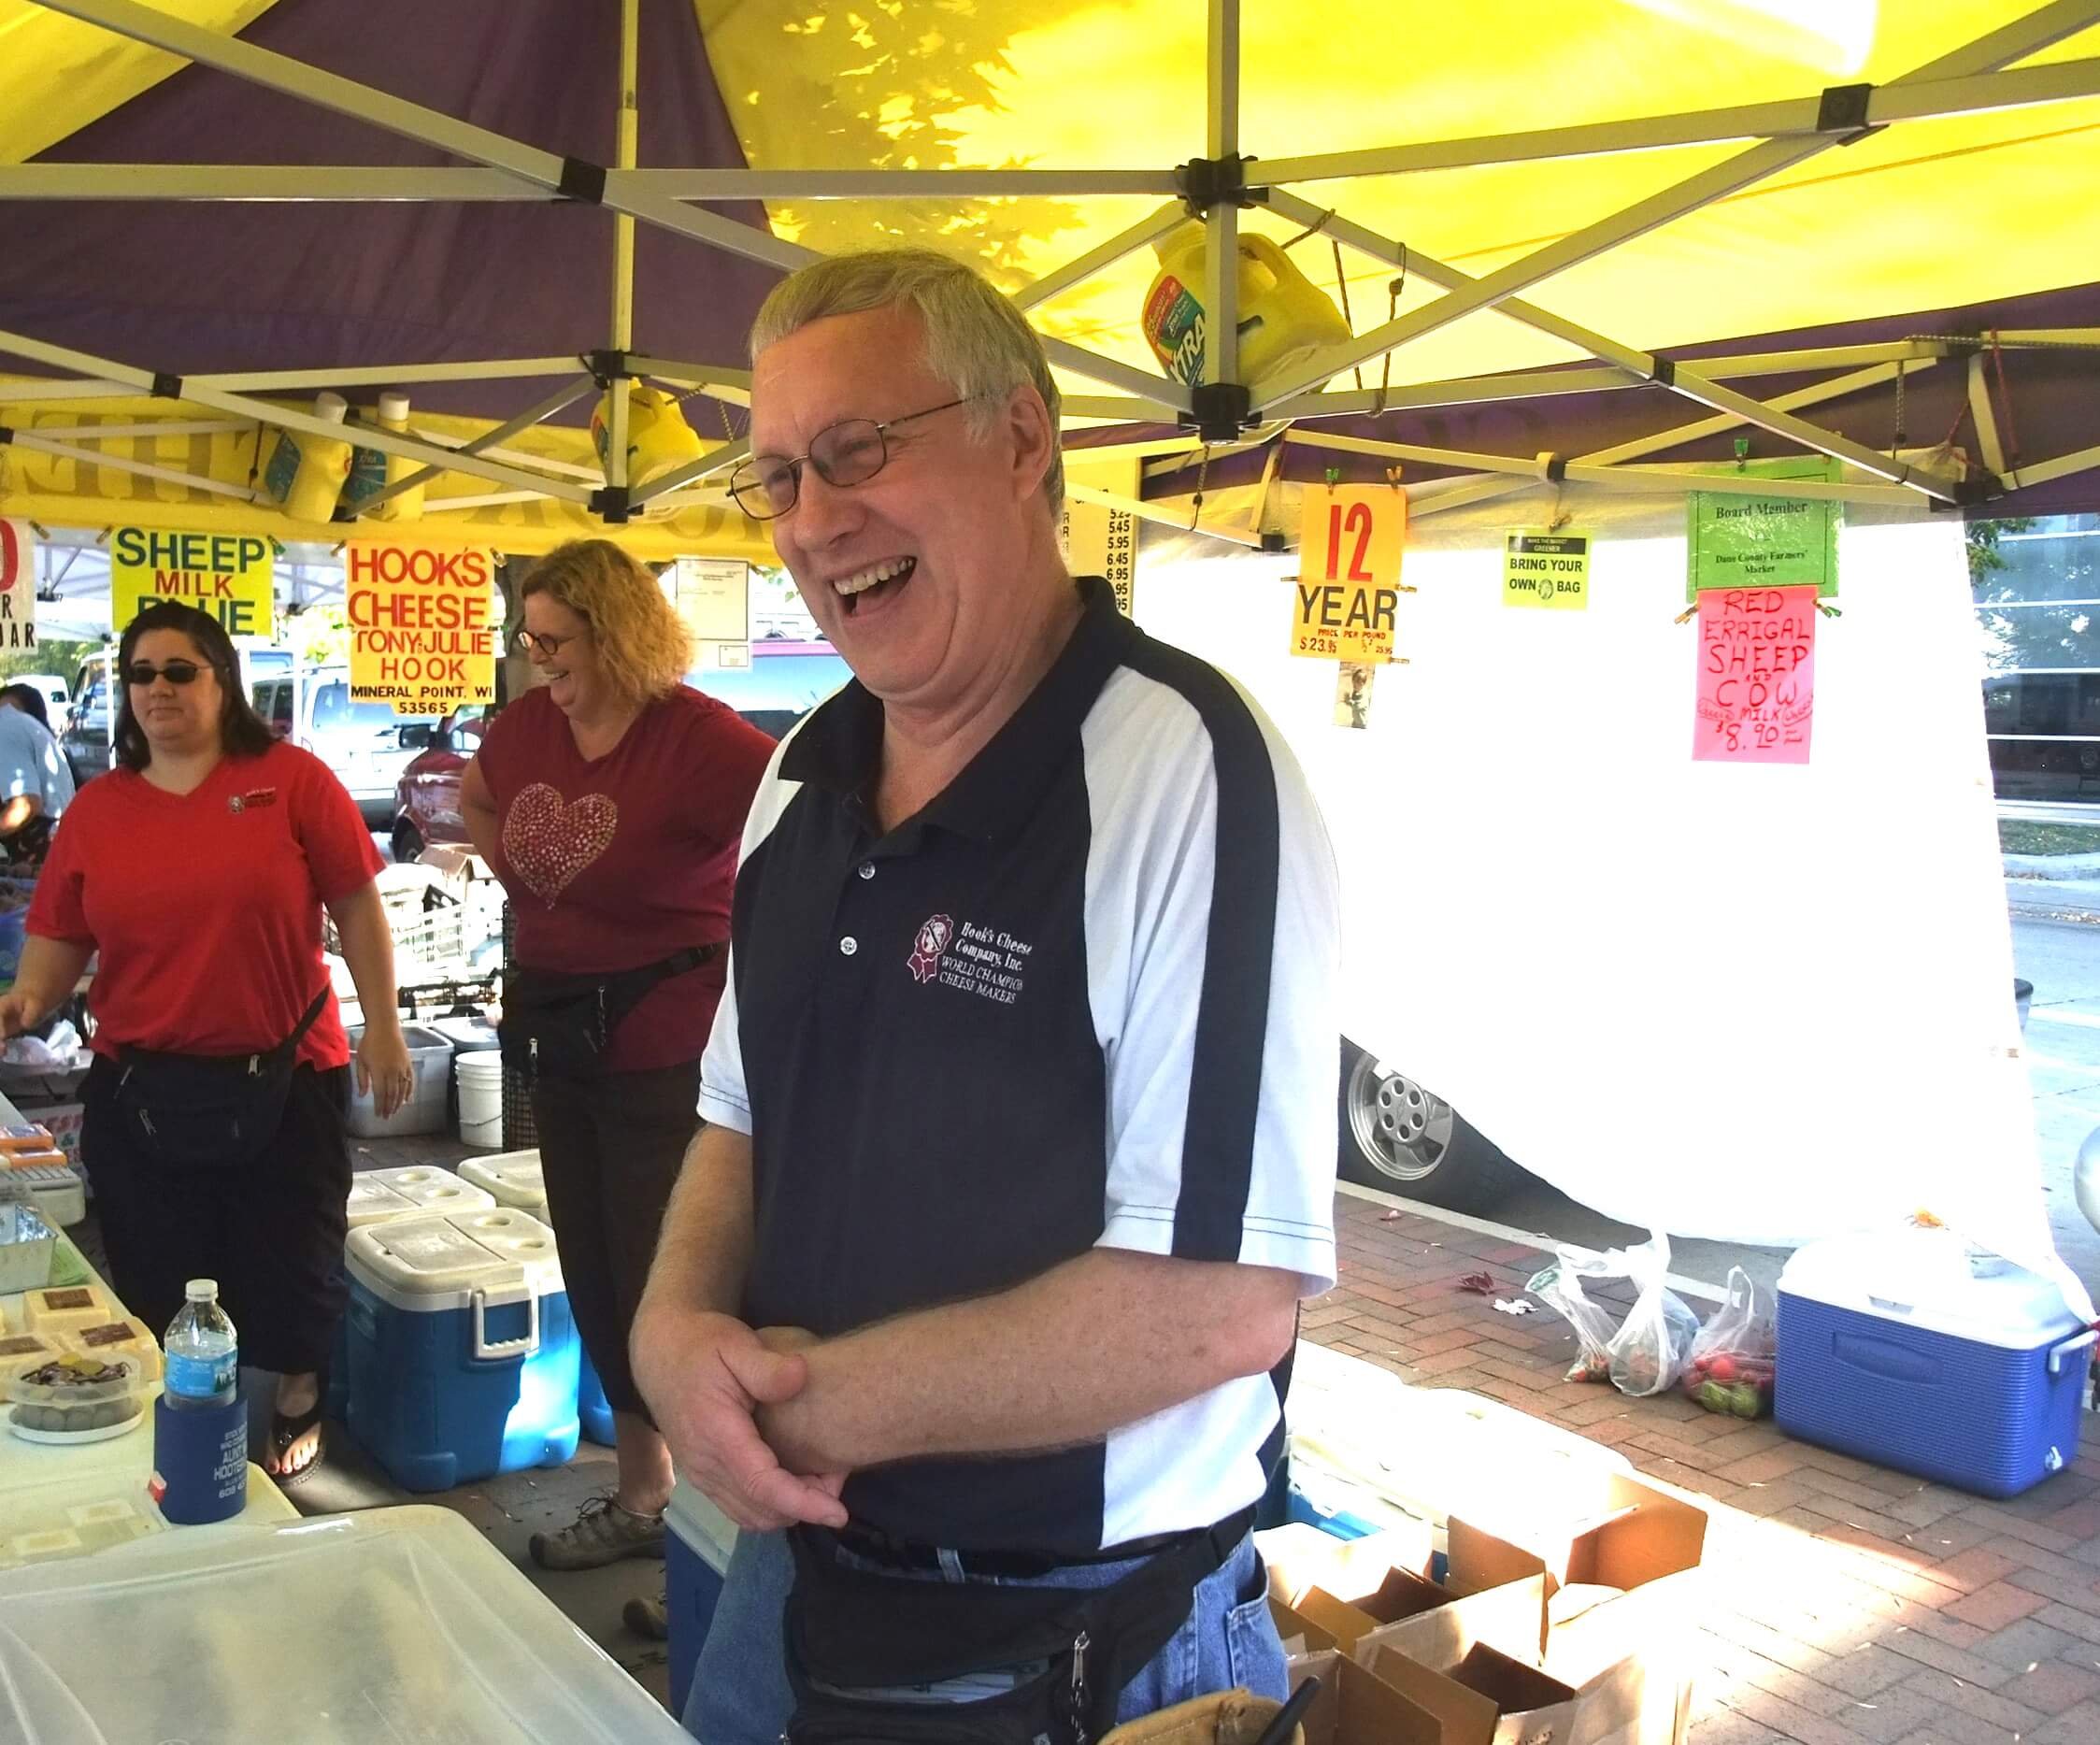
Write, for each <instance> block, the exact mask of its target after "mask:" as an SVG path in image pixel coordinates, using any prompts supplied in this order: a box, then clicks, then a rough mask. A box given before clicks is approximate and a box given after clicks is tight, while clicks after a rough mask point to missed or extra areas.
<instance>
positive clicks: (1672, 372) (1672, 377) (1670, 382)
mask: <svg viewBox="0 0 2100 1745" xmlns="http://www.w3.org/2000/svg"><path fill="white" fill-rule="evenodd" d="M1648 379H1649V380H1650V381H1651V382H1654V383H1655V384H1656V385H1657V386H1659V387H1664V388H1674V387H1676V386H1677V361H1676V360H1675V359H1674V358H1666V357H1659V358H1654V359H1651V360H1650V368H1649V372H1648Z"/></svg>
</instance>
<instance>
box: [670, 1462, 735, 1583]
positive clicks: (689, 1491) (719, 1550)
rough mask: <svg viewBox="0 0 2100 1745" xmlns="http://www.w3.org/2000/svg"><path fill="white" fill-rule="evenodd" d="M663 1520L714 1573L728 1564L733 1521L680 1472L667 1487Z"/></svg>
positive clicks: (732, 1545) (733, 1542) (718, 1572)
mask: <svg viewBox="0 0 2100 1745" xmlns="http://www.w3.org/2000/svg"><path fill="white" fill-rule="evenodd" d="M664 1525H665V1526H666V1527H668V1528H670V1530H671V1531H672V1532H673V1533H676V1534H677V1535H678V1536H679V1539H680V1540H681V1541H682V1542H683V1543H685V1544H686V1545H688V1546H690V1547H692V1549H693V1552H694V1554H695V1555H697V1556H698V1557H699V1559H700V1560H701V1562H703V1563H705V1564H706V1565H707V1567H708V1568H710V1569H712V1570H713V1571H714V1572H715V1573H716V1574H717V1575H721V1573H722V1572H723V1571H724V1570H726V1569H727V1568H728V1567H729V1553H730V1552H733V1551H735V1550H736V1523H735V1522H734V1521H732V1520H730V1518H729V1517H728V1516H727V1515H725V1514H723V1513H722V1512H721V1509H717V1508H716V1507H715V1506H714V1504H712V1503H711V1502H709V1501H708V1500H707V1497H706V1495H703V1494H702V1493H701V1491H700V1490H699V1489H698V1488H697V1487H696V1486H695V1485H694V1484H693V1480H691V1479H688V1478H687V1477H686V1476H685V1475H684V1474H683V1473H680V1474H679V1481H678V1482H677V1483H676V1484H674V1485H673V1486H672V1487H671V1500H670V1501H669V1502H668V1503H666V1504H664Z"/></svg>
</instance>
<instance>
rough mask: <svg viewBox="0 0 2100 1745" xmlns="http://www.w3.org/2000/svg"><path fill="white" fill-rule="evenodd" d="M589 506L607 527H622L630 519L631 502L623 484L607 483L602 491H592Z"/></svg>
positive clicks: (626, 488) (631, 511)
mask: <svg viewBox="0 0 2100 1745" xmlns="http://www.w3.org/2000/svg"><path fill="white" fill-rule="evenodd" d="M589 508H590V510H591V512H592V514H593V515H596V516H598V517H600V518H601V519H602V520H603V521H604V522H605V523H606V525H607V526H608V527H623V526H625V525H626V524H627V522H628V521H629V520H631V519H632V514H633V504H632V501H631V499H630V494H629V491H628V487H627V486H625V485H607V486H606V487H605V489H604V490H602V491H593V493H591V501H590V504H589Z"/></svg>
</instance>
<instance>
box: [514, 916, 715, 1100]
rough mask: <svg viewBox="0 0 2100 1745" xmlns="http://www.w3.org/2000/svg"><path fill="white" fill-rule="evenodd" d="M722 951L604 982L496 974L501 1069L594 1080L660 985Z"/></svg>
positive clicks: (530, 972)
mask: <svg viewBox="0 0 2100 1745" xmlns="http://www.w3.org/2000/svg"><path fill="white" fill-rule="evenodd" d="M725 949H726V948H725V947H724V946H723V945H722V944H721V941H719V940H718V941H716V942H715V943H714V944H711V945H692V946H688V947H687V948H686V949H685V950H684V951H674V952H673V953H672V954H671V955H670V956H669V957H666V958H664V959H661V960H660V961H659V962H657V963H653V964H644V965H642V966H641V967H640V968H639V969H621V970H616V971H614V972H613V973H612V974H610V975H605V976H573V975H564V974H562V973H560V972H558V971H556V970H551V969H507V970H505V971H504V972H503V1022H502V1023H499V1024H497V1026H496V1041H497V1043H498V1045H499V1046H500V1047H501V1048H502V1050H503V1064H504V1065H505V1066H508V1067H509V1068H510V1069H511V1070H512V1071H513V1072H518V1073H522V1074H524V1075H525V1076H526V1077H527V1078H537V1077H538V1076H540V1075H541V1074H543V1073H545V1074H549V1075H551V1076H552V1077H555V1078H561V1079H594V1078H596V1077H597V1076H598V1074H599V1073H601V1072H603V1071H604V1070H605V1064H606V1051H607V1048H609V1047H610V1046H611V1043H612V1033H613V1031H614V1029H616V1028H617V1027H618V1025H619V1023H620V1021H621V1019H622V1018H624V1017H626V1016H627V1014H628V1013H629V1012H631V1011H633V1010H634V1009H635V1008H636V1006H638V1005H640V1004H641V1000H642V995H644V994H647V993H648V992H649V991H650V989H651V988H653V987H654V986H655V985H656V984H657V983H658V982H660V981H667V980H670V979H671V978H672V977H673V976H682V975H684V974H685V973H686V972H687V971H688V970H693V969H698V968H699V967H700V965H703V964H707V963H711V962H713V961H714V959H716V958H717V957H720V956H721V953H722V951H724V950H725Z"/></svg>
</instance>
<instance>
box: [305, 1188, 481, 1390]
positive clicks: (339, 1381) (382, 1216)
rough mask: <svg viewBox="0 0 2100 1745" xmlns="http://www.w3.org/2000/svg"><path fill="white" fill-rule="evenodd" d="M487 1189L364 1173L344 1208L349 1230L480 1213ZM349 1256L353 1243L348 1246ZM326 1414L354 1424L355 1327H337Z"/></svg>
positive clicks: (345, 1322) (339, 1324) (342, 1324)
mask: <svg viewBox="0 0 2100 1745" xmlns="http://www.w3.org/2000/svg"><path fill="white" fill-rule="evenodd" d="M495 1203H496V1201H495V1199H494V1198H493V1195H491V1194H488V1193H487V1192H486V1191H485V1190H483V1189H481V1188H479V1187H476V1186H474V1185H472V1184H470V1183H468V1182H466V1181H464V1180H461V1179H460V1178H459V1177H458V1176H455V1175H453V1174H452V1173H451V1171H450V1170H448V1169H437V1168H433V1167H431V1166H416V1167H413V1168H407V1169H361V1170H359V1171H358V1172H357V1173H356V1174H355V1175H353V1176H351V1177H350V1201H349V1204H348V1205H347V1206H346V1207H345V1208H344V1210H345V1213H346V1215H347V1217H348V1220H349V1223H350V1228H351V1229H352V1230H362V1229H364V1226H365V1225H366V1224H373V1223H392V1222H393V1220H394V1219H396V1218H422V1217H427V1216H428V1215H429V1214H430V1213H432V1212H437V1211H449V1212H464V1211H475V1210H479V1209H483V1208H486V1207H491V1206H493V1205H495ZM345 1251H346V1252H348V1244H347V1243H346V1244H345ZM323 1409H324V1410H325V1411H326V1412H327V1414H328V1416H329V1417H331V1418H333V1419H334V1420H335V1421H336V1423H349V1422H350V1322H349V1320H348V1318H347V1317H346V1318H345V1319H344V1320H342V1321H339V1322H337V1323H336V1342H335V1344H334V1346H333V1347H332V1348H331V1349H330V1352H329V1357H328V1395H327V1398H326V1399H325V1401H323Z"/></svg>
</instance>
